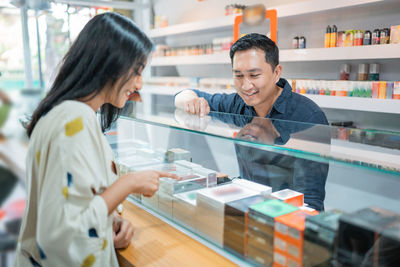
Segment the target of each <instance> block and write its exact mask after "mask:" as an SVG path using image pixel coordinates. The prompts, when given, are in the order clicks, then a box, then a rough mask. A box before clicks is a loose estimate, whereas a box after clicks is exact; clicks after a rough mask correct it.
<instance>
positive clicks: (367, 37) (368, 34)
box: [363, 31, 372, 45]
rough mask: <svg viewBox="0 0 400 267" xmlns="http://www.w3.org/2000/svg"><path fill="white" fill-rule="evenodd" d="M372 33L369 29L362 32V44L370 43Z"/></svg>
mask: <svg viewBox="0 0 400 267" xmlns="http://www.w3.org/2000/svg"><path fill="white" fill-rule="evenodd" d="M371 38H372V33H371V32H370V31H365V32H364V38H363V45H371Z"/></svg>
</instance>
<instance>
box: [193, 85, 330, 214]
mask: <svg viewBox="0 0 400 267" xmlns="http://www.w3.org/2000/svg"><path fill="white" fill-rule="evenodd" d="M277 85H278V86H279V87H281V88H283V90H282V93H281V95H280V96H279V97H278V99H277V100H276V101H275V103H274V105H273V106H272V108H271V111H270V112H269V114H268V115H267V116H266V118H270V119H275V120H272V123H273V125H274V127H275V129H276V130H277V131H278V132H279V134H280V137H279V138H277V139H276V140H275V143H277V144H285V143H286V142H287V141H288V140H289V138H290V135H291V134H292V133H296V132H301V131H305V130H307V129H309V128H312V127H313V125H312V124H328V121H327V119H326V117H325V114H324V113H323V111H322V110H321V109H320V108H319V107H318V105H317V104H315V103H314V102H313V101H312V100H310V99H308V98H307V97H305V96H302V95H299V94H297V93H293V92H292V88H291V86H290V85H289V83H288V82H287V81H286V80H285V79H280V80H279V82H278V83H277ZM193 91H194V92H196V94H197V95H198V96H199V97H204V98H205V99H206V100H207V102H208V104H209V105H210V110H211V111H217V112H224V113H234V114H240V115H246V116H250V117H254V116H257V113H256V111H255V110H254V108H253V107H252V106H248V105H246V103H245V102H244V101H243V99H242V98H241V97H240V96H239V95H238V94H237V93H234V94H213V95H211V94H208V93H204V92H201V91H199V90H193ZM213 115H214V114H213ZM214 116H216V117H219V119H222V120H223V121H226V122H229V123H235V124H236V123H237V122H238V121H240V122H239V125H238V126H242V127H243V126H244V124H248V123H251V118H250V117H245V118H240V117H238V118H237V117H233V118H232V117H231V116H224V115H223V114H215V115H214ZM225 117H227V119H226V118H225ZM241 119H242V120H250V121H248V122H244V121H241ZM285 121H286V122H285ZM287 121H295V122H305V123H306V124H304V123H290V122H287ZM308 123H311V124H308ZM326 130H327V132H326V133H325V132H324V131H321V136H320V137H321V138H324V139H326V140H327V141H326V142H327V143H329V142H330V134H329V129H326ZM235 150H236V155H237V160H238V164H239V170H240V176H241V177H242V178H244V179H247V180H251V181H255V182H257V183H261V184H266V185H269V186H271V187H272V189H273V191H277V190H282V189H285V188H290V189H293V190H296V191H298V192H302V193H304V201H305V203H307V204H308V205H309V206H310V207H312V208H314V209H317V210H319V211H321V210H324V199H325V183H326V178H327V174H328V169H329V165H328V164H326V163H320V162H316V161H312V160H307V159H303V158H298V157H294V156H290V155H285V154H280V153H276V152H270V151H265V150H263V149H257V148H254V147H247V146H245V145H239V144H235Z"/></svg>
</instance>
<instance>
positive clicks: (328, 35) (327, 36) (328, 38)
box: [325, 25, 331, 48]
mask: <svg viewBox="0 0 400 267" xmlns="http://www.w3.org/2000/svg"><path fill="white" fill-rule="evenodd" d="M330 46H331V26H329V25H328V27H326V33H325V48H328V47H330Z"/></svg>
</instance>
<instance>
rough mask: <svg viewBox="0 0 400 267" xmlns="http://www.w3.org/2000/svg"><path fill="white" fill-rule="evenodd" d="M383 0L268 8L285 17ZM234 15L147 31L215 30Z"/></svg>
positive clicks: (314, 0)
mask: <svg viewBox="0 0 400 267" xmlns="http://www.w3.org/2000/svg"><path fill="white" fill-rule="evenodd" d="M383 1H385V0H352V1H348V0H335V1H330V0H310V1H304V2H301V3H293V4H287V5H281V6H276V7H275V6H271V7H268V8H269V9H276V10H277V12H278V18H285V17H291V16H297V15H304V14H310V13H317V12H323V11H327V10H335V9H342V8H348V7H355V6H367V5H370V4H379V2H383ZM234 18H235V15H230V16H224V17H220V18H215V19H211V20H201V21H196V22H190V23H182V24H176V25H172V26H168V27H165V28H159V29H153V30H150V31H149V32H148V35H149V36H150V37H151V38H159V37H165V36H169V35H176V34H185V33H190V32H196V31H204V30H216V29H220V28H224V27H232V26H233V22H234Z"/></svg>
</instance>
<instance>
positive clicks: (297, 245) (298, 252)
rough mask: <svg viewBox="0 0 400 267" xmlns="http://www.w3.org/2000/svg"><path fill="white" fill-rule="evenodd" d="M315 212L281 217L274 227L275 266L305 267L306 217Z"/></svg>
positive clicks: (300, 212) (294, 213) (303, 212)
mask: <svg viewBox="0 0 400 267" xmlns="http://www.w3.org/2000/svg"><path fill="white" fill-rule="evenodd" d="M314 215H316V214H315V212H313V211H307V210H298V211H295V212H292V213H289V214H285V215H282V216H279V217H277V218H276V219H275V226H274V266H277V267H280V266H299V267H301V266H303V246H304V228H305V221H306V217H308V216H314Z"/></svg>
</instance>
